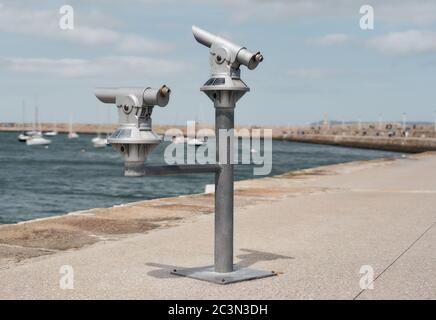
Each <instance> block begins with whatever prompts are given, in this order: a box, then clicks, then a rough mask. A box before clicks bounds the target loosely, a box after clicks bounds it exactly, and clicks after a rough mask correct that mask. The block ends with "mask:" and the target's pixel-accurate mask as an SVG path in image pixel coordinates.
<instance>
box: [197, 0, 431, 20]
mask: <svg viewBox="0 0 436 320" xmlns="http://www.w3.org/2000/svg"><path fill="white" fill-rule="evenodd" d="M192 1H194V2H195V1H197V2H198V1H199V0H192ZM201 2H202V3H203V1H201ZM209 3H213V4H215V5H217V6H225V7H227V8H228V10H229V11H230V12H233V15H232V18H233V20H234V21H236V22H245V21H247V20H263V21H265V20H267V21H276V19H293V18H304V17H334V18H338V17H347V18H355V19H356V25H358V23H359V18H360V14H359V9H360V6H362V5H364V4H369V5H372V6H373V7H374V10H375V16H376V23H377V21H383V22H388V23H399V24H404V23H411V24H416V25H423V24H427V25H428V24H431V23H434V22H436V1H434V0H420V1H416V0H383V1H380V0H366V1H363V2H362V1H361V0H322V1H321V0H238V1H234V0H211V1H209Z"/></svg>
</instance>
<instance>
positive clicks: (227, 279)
mask: <svg viewBox="0 0 436 320" xmlns="http://www.w3.org/2000/svg"><path fill="white" fill-rule="evenodd" d="M171 274H175V275H178V276H182V277H188V278H192V279H197V280H202V281H208V282H213V283H217V284H229V283H235V282H241V281H248V280H254V279H261V278H266V277H271V276H276V275H277V273H275V272H274V271H262V270H255V269H250V268H235V270H234V271H233V272H227V273H219V272H215V268H214V267H213V266H208V267H197V268H185V269H174V270H172V271H171Z"/></svg>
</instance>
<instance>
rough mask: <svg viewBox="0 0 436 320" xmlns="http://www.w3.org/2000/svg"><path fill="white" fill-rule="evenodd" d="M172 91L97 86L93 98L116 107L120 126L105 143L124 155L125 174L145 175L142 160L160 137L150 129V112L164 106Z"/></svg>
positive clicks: (158, 141)
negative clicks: (154, 108)
mask: <svg viewBox="0 0 436 320" xmlns="http://www.w3.org/2000/svg"><path fill="white" fill-rule="evenodd" d="M170 93H171V90H170V88H168V87H167V86H166V85H163V86H161V87H160V88H157V89H154V88H150V87H146V88H144V87H129V88H97V89H95V95H96V97H97V98H98V99H99V100H100V101H102V102H104V103H111V104H115V105H116V106H117V108H118V118H119V123H120V126H119V127H118V128H117V130H116V131H115V132H113V133H112V134H111V135H110V137H109V138H108V142H109V143H110V144H111V145H112V146H113V147H114V148H115V149H116V150H117V151H119V152H120V153H122V154H123V155H124V175H125V176H129V177H140V176H143V175H144V174H145V167H144V166H145V160H146V159H147V156H148V155H149V154H150V152H152V151H153V150H154V149H155V148H156V146H157V145H158V144H159V143H160V142H161V138H160V137H159V136H158V135H157V134H156V133H155V132H154V131H153V128H152V120H151V114H152V112H153V107H154V106H160V107H165V106H166V105H167V104H168V102H169V99H170Z"/></svg>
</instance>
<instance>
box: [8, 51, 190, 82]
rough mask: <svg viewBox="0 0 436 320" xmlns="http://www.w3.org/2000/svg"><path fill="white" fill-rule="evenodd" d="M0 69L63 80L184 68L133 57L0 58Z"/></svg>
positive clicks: (159, 73)
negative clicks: (57, 77)
mask: <svg viewBox="0 0 436 320" xmlns="http://www.w3.org/2000/svg"><path fill="white" fill-rule="evenodd" d="M0 68H5V69H8V70H12V71H16V72H24V73H40V74H48V75H53V76H60V77H66V78H76V77H90V76H107V75H116V74H130V75H131V76H132V77H134V76H135V75H137V76H141V75H143V74H147V75H150V76H153V75H162V74H172V73H178V72H181V71H183V70H184V69H185V68H186V65H185V64H183V63H181V62H172V61H167V60H163V59H154V58H144V57H135V56H122V57H102V58H97V59H91V60H87V59H46V58H15V57H10V58H0Z"/></svg>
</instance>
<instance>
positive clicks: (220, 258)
mask: <svg viewBox="0 0 436 320" xmlns="http://www.w3.org/2000/svg"><path fill="white" fill-rule="evenodd" d="M233 128H234V105H233V106H226V107H225V108H223V107H217V106H215V137H216V160H217V162H218V163H219V164H220V165H221V170H220V171H218V172H216V173H215V272H220V273H225V272H232V271H233V192H234V190H233V159H232V155H233V150H232V149H231V148H232V147H233V130H232V129H233ZM220 131H221V135H222V137H221V138H223V137H225V139H227V141H221V139H220ZM223 158H224V159H223Z"/></svg>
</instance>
